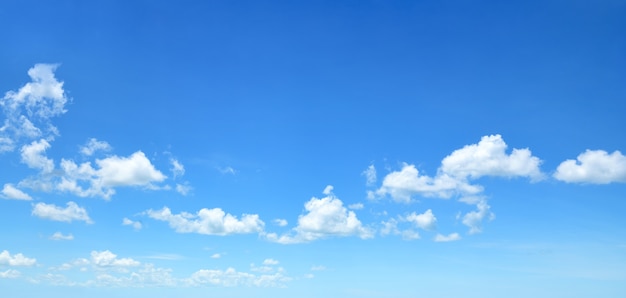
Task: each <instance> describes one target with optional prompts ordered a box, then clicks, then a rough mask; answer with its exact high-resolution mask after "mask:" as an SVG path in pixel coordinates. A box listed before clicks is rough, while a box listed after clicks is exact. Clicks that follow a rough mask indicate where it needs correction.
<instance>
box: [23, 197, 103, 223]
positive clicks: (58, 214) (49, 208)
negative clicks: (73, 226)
mask: <svg viewBox="0 0 626 298" xmlns="http://www.w3.org/2000/svg"><path fill="white" fill-rule="evenodd" d="M32 214H33V215H35V216H37V217H39V218H43V219H49V220H53V221H63V222H72V221H74V220H77V221H84V222H86V223H93V221H91V218H89V215H88V214H87V210H85V209H84V208H82V207H79V206H78V205H77V204H76V203H74V202H71V201H70V202H67V207H65V208H62V207H58V206H56V205H54V204H46V203H37V204H35V205H34V206H33V212H32Z"/></svg>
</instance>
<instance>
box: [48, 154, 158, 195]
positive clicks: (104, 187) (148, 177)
mask: <svg viewBox="0 0 626 298" xmlns="http://www.w3.org/2000/svg"><path fill="white" fill-rule="evenodd" d="M95 163H96V166H97V167H96V168H94V167H92V165H91V163H90V162H85V163H82V164H80V165H78V164H76V163H75V162H74V161H72V160H66V159H62V160H61V169H62V170H63V174H64V175H63V176H62V178H61V181H60V182H59V183H58V185H57V189H58V190H61V191H67V192H70V193H73V194H75V195H77V196H80V197H91V196H100V197H103V198H105V199H109V198H110V197H111V196H112V195H113V194H114V193H115V190H114V188H115V187H122V186H143V187H146V188H154V187H153V183H155V182H161V181H163V180H165V179H166V178H167V177H166V176H165V175H163V173H161V172H160V171H158V170H157V169H156V168H155V167H154V165H152V163H151V162H150V160H149V159H148V158H147V157H146V155H145V154H144V153H143V152H141V151H137V152H135V153H133V154H132V155H130V156H128V157H119V156H111V157H107V158H104V159H96V162H95ZM82 184H87V186H83V185H82Z"/></svg>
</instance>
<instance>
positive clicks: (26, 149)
mask: <svg viewBox="0 0 626 298" xmlns="http://www.w3.org/2000/svg"><path fill="white" fill-rule="evenodd" d="M48 148H50V143H48V141H46V140H44V139H41V140H39V141H33V142H32V143H30V145H24V146H22V150H21V153H22V162H23V163H25V164H26V165H27V166H28V167H30V168H33V169H39V170H41V171H42V173H51V172H52V171H53V170H54V161H52V159H49V158H47V157H46V156H45V153H46V149H48Z"/></svg>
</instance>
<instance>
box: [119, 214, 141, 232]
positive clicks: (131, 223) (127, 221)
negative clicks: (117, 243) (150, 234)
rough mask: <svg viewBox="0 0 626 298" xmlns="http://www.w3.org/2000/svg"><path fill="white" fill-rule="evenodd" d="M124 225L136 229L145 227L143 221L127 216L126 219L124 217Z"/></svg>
mask: <svg viewBox="0 0 626 298" xmlns="http://www.w3.org/2000/svg"><path fill="white" fill-rule="evenodd" d="M122 225H125V226H131V227H133V229H135V230H141V228H142V227H143V226H142V224H141V222H138V221H132V220H130V219H128V218H126V217H124V219H122Z"/></svg>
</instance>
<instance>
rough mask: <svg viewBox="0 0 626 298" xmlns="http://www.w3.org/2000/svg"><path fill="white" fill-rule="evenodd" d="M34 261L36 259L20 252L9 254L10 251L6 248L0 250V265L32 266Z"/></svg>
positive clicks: (35, 261)
mask: <svg viewBox="0 0 626 298" xmlns="http://www.w3.org/2000/svg"><path fill="white" fill-rule="evenodd" d="M36 263H37V260H36V259H31V258H27V257H25V256H24V255H23V254H21V253H18V254H15V255H11V253H10V252H9V251H7V250H3V251H2V252H0V265H8V266H33V265H35V264H36Z"/></svg>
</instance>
